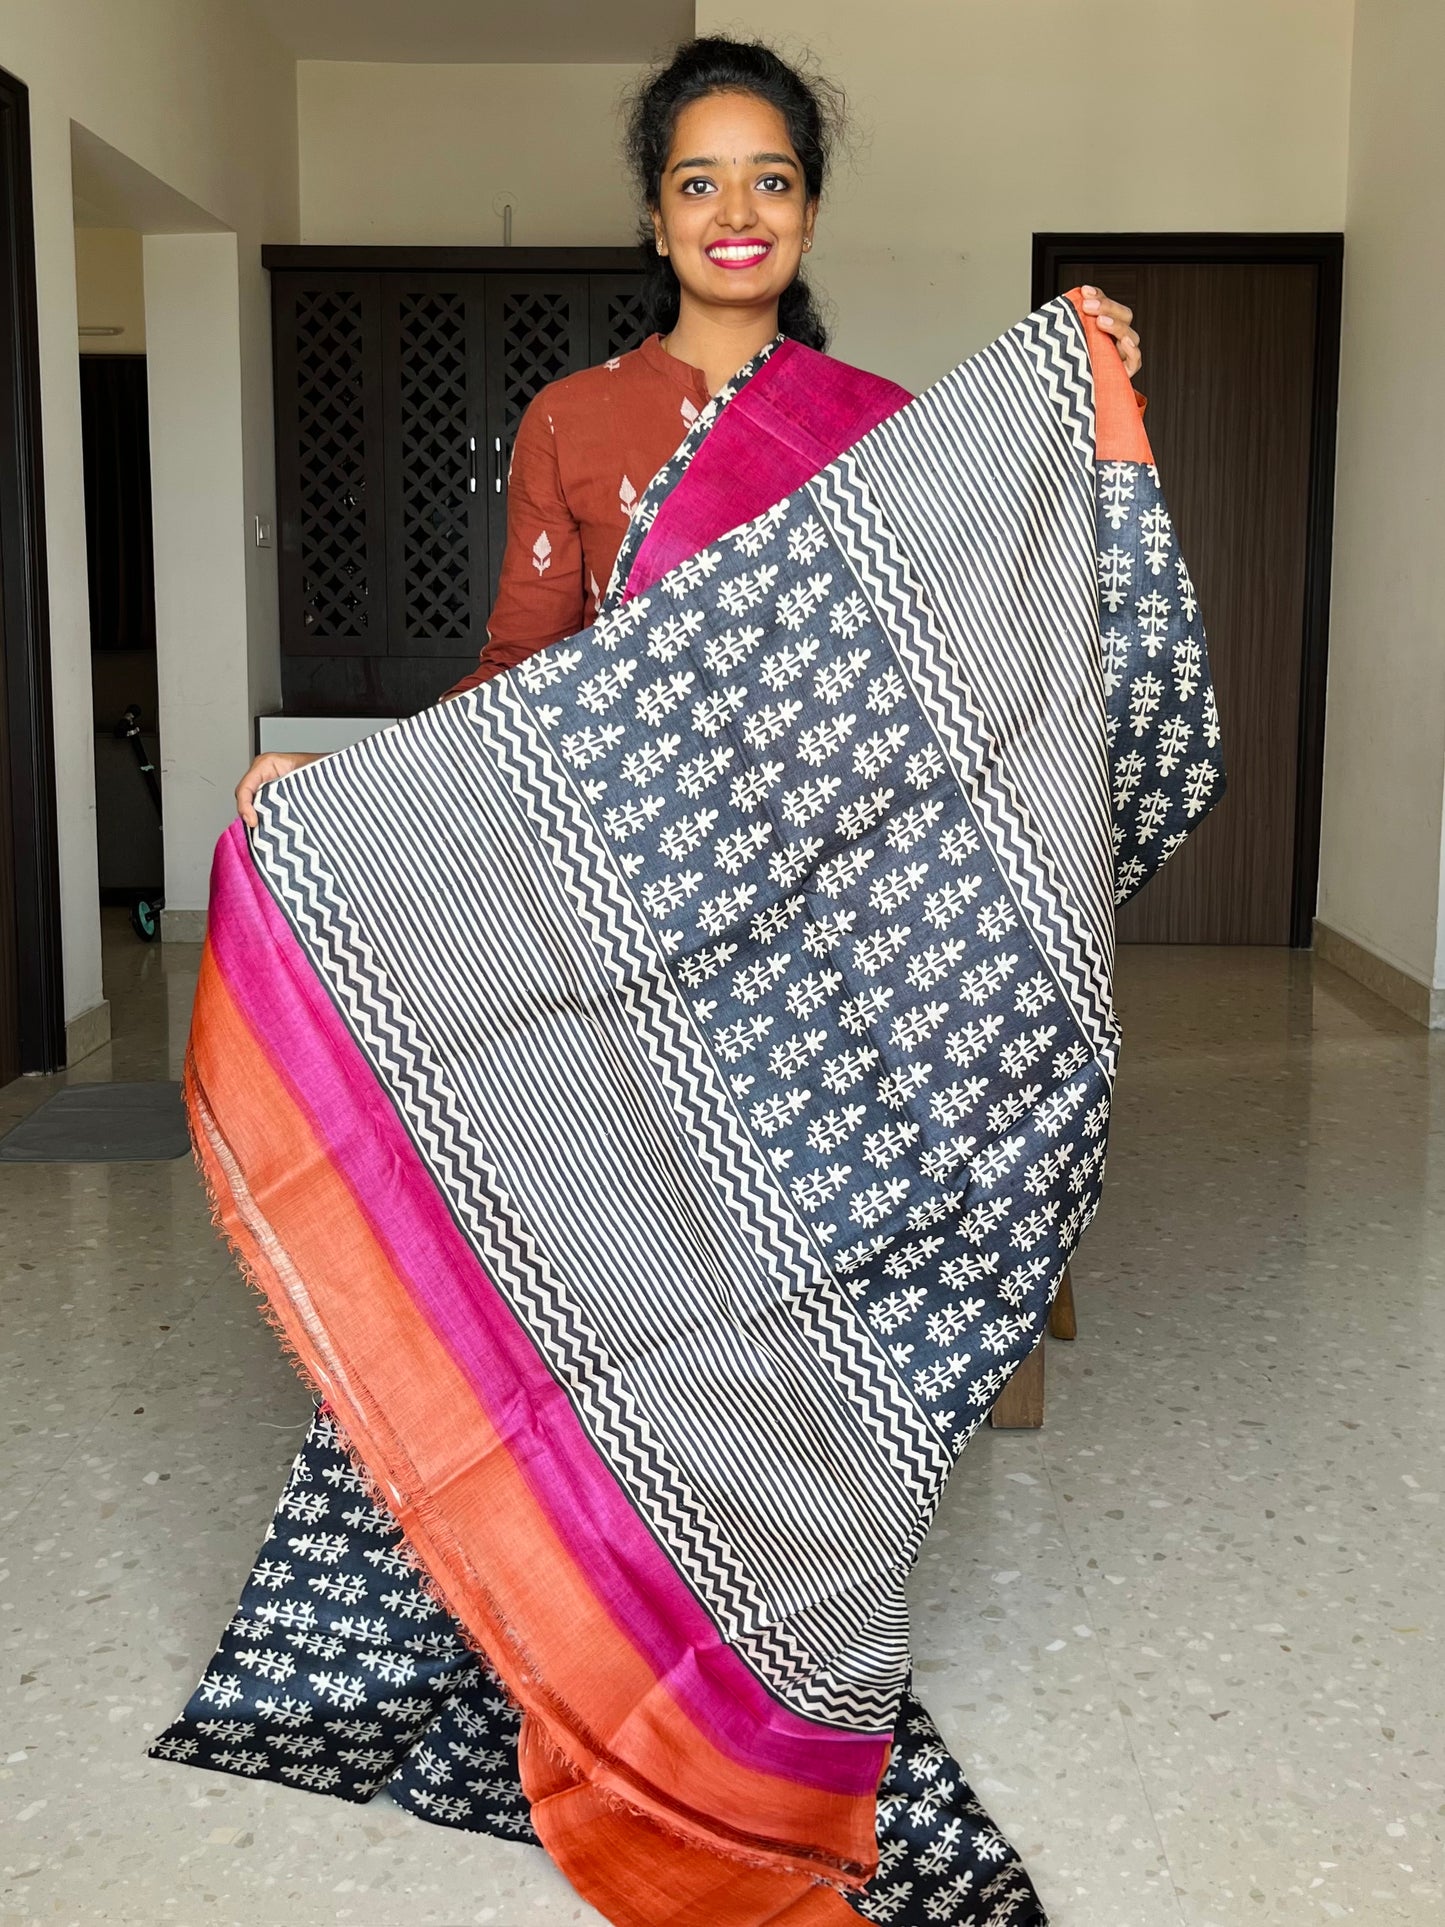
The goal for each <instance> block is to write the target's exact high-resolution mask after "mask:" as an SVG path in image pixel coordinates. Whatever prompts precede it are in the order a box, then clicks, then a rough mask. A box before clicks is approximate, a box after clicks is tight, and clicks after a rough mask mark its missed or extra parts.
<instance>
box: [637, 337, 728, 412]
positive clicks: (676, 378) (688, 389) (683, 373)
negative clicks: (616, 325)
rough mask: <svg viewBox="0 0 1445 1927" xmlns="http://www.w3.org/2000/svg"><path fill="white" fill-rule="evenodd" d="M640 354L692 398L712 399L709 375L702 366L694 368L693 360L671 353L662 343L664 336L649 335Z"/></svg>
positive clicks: (638, 350)
mask: <svg viewBox="0 0 1445 1927" xmlns="http://www.w3.org/2000/svg"><path fill="white" fill-rule="evenodd" d="M637 352H638V354H640V355H641V356H642V359H643V360H644V361H645V362H646V363H647V365H648V367H649V368H651V369H653V370H654V371H655V372H656V373H657V374H659V375H664V376H666V378H667V380H668V381H670V382H671V383H672V385H673V386H674V387H675V388H679V389H681V390H682V391H683V393H684V394H686V395H688V396H689V398H690V399H692V400H700V401H703V402H708V401H711V400H712V390H711V389H710V388H709V387H708V385H707V376H706V375H705V374H704V373H703V371H702V370H701V368H694V367H693V366H692V364H691V362H687V361H682V360H680V359H679V357H678V356H677V355H670V354H669V353H668V352H667V350H666V348H664V347H663V345H662V336H661V335H658V334H652V335H648V336H647V338H646V339H645V340H644V341H642V342H641V343H640V344H639V345H638V349H637Z"/></svg>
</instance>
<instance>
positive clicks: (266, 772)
mask: <svg viewBox="0 0 1445 1927" xmlns="http://www.w3.org/2000/svg"><path fill="white" fill-rule="evenodd" d="M320 761H321V758H320V756H300V755H296V754H293V753H292V752H291V751H289V750H275V749H273V750H268V751H267V753H266V754H265V755H264V756H258V757H257V758H256V760H255V762H254V763H252V765H251V767H250V768H249V769H248V770H247V771H246V774H245V775H244V776H243V777H242V778H241V780H240V782H239V783H238V784H237V785H236V808H237V810H238V811H239V812H240V817H241V821H242V822H243V823H244V824H245V825H246V827H247V829H249V830H254V829H255V827H256V821H257V819H256V806H255V800H254V799H255V795H256V792H257V790H258V789H260V787H261V785H262V784H263V783H269V782H270V781H271V779H272V778H273V777H275V776H289V775H290V774H291V772H292V770H293V769H303V768H304V767H305V766H306V764H307V763H319V762H320Z"/></svg>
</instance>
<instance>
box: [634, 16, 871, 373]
mask: <svg viewBox="0 0 1445 1927" xmlns="http://www.w3.org/2000/svg"><path fill="white" fill-rule="evenodd" d="M710 94H755V95H756V96H757V98H758V99H759V100H765V101H767V103H768V104H769V106H772V107H776V108H777V110H778V112H779V113H780V114H781V115H782V116H783V119H784V120H785V121H786V123H787V127H788V138H789V139H790V140H791V141H792V143H793V148H794V151H795V152H796V154H797V156H798V159H799V160H800V161H801V162H802V164H803V180H804V184H805V187H806V190H807V198H808V199H809V200H810V201H813V200H816V199H817V198H818V196H819V195H820V194H821V193H822V191H823V182H824V180H825V179H826V177H827V173H828V163H829V160H830V159H831V157H832V152H833V148H834V145H835V143H836V141H837V138H838V132H839V129H840V127H841V125H842V113H843V96H842V93H841V92H840V90H839V89H838V88H836V87H834V86H833V85H832V84H831V82H829V81H826V80H824V79H822V78H821V77H820V76H818V75H816V74H815V75H812V76H808V77H805V76H804V75H803V74H801V73H799V71H798V70H797V68H796V67H790V66H789V65H788V63H787V61H785V60H783V59H782V58H781V57H780V56H779V55H778V54H775V53H774V52H773V50H772V48H771V47H766V46H764V45H763V43H762V42H761V41H757V40H727V39H723V38H722V37H720V36H710V37H708V38H706V39H701V40H689V41H688V42H687V43H686V44H685V45H684V46H681V47H679V48H678V50H677V52H676V53H675V54H674V55H673V56H672V58H671V59H670V60H669V61H668V62H667V64H666V66H663V67H658V68H656V69H655V70H654V71H653V72H652V73H651V74H649V75H648V77H647V78H646V79H645V80H644V81H643V82H642V83H641V85H640V86H639V87H638V88H637V90H636V92H635V93H634V94H633V95H632V96H631V99H630V100H629V102H628V107H627V137H626V152H627V159H628V162H629V163H630V165H631V168H632V172H633V175H634V177H635V179H636V182H637V186H638V189H639V191H640V193H641V196H642V201H643V207H644V220H643V226H642V232H641V252H642V276H643V325H644V327H646V328H647V329H648V330H649V331H650V332H655V333H657V334H667V333H668V332H669V331H670V330H671V329H672V328H674V327H676V325H677V315H678V307H679V303H680V300H681V289H680V288H679V286H678V280H677V274H676V272H675V270H674V268H673V265H672V262H671V261H670V260H669V259H668V258H667V256H666V255H663V254H659V253H658V252H657V243H656V238H655V236H654V234H653V230H652V222H651V211H652V209H653V208H655V207H656V206H657V204H658V201H659V200H660V198H661V195H662V175H663V169H664V168H665V167H666V165H667V156H668V154H669V153H670V151H671V149H672V137H673V133H674V131H675V130H676V127H677V118H678V115H679V114H680V113H681V112H682V110H683V108H684V107H688V106H691V104H692V102H693V101H695V100H705V99H706V98H707V97H708V95H710ZM778 327H779V329H780V330H781V332H782V333H783V334H785V335H787V336H789V337H790V338H791V339H792V340H794V341H801V342H802V343H803V344H804V346H805V347H808V348H819V349H822V348H826V347H827V345H828V330H827V328H826V326H825V325H824V321H823V317H822V314H821V313H820V312H819V308H818V303H817V301H816V300H815V299H814V296H813V292H812V290H811V288H809V286H808V284H807V282H806V281H805V280H804V279H803V277H802V275H801V274H800V275H798V276H796V277H795V279H794V280H793V282H792V283H791V285H790V286H789V287H787V288H785V289H784V291H783V295H782V298H781V300H780V301H779V303H778Z"/></svg>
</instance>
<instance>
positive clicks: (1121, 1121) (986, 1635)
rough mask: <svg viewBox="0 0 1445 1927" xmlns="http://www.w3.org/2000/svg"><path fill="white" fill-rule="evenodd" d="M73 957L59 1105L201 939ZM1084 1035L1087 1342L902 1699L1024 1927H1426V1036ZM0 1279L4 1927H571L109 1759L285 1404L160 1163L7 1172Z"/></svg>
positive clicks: (1430, 1564) (426, 1845)
mask: <svg viewBox="0 0 1445 1927" xmlns="http://www.w3.org/2000/svg"><path fill="white" fill-rule="evenodd" d="M107 936H108V944H107V989H108V992H109V995H110V996H111V999H112V1003H113V1013H114V1018H115V1027H116V1039H115V1042H114V1043H113V1044H112V1045H111V1046H110V1047H109V1048H108V1049H106V1050H105V1051H102V1052H99V1053H97V1054H96V1055H95V1056H93V1057H91V1058H88V1059H87V1060H86V1061H85V1062H84V1063H83V1064H81V1065H80V1066H79V1067H78V1068H77V1069H76V1070H75V1071H74V1072H73V1073H72V1074H71V1075H72V1077H73V1078H86V1079H88V1078H111V1077H114V1078H133V1077H146V1076H165V1075H174V1074H175V1073H176V1071H177V1069H178V1066H179V1053H180V1050H181V1046H182V1041H183V1037H184V1030H185V1023H186V1016H187V1009H188V1005H189V999H190V994H191V989H192V985H193V981H194V974H195V967H196V957H197V953H196V952H195V950H193V949H189V948H186V947H183V946H170V947H167V948H166V949H165V950H161V949H160V948H152V949H144V948H142V947H141V946H140V945H139V944H137V943H135V942H134V940H133V939H131V938H130V936H129V934H128V932H127V931H126V930H125V928H124V924H123V922H117V923H115V924H113V925H112V926H111V927H110V928H109V929H108V933H107ZM1120 1001H1121V1006H1122V1009H1123V1014H1124V1018H1125V1023H1126V1030H1127V1056H1126V1066H1125V1072H1124V1076H1123V1079H1122V1080H1121V1088H1120V1102H1119V1106H1118V1109H1117V1112H1116V1122H1115V1137H1114V1150H1113V1157H1112V1160H1111V1165H1110V1182H1109V1195H1108V1200H1107V1203H1106V1205H1105V1207H1104V1210H1103V1212H1102V1214H1101V1216H1100V1219H1099V1221H1098V1222H1097V1223H1096V1225H1095V1226H1094V1228H1093V1230H1092V1231H1091V1232H1090V1234H1089V1237H1088V1240H1087V1242H1086V1245H1085V1248H1084V1251H1083V1253H1082V1255H1081V1257H1080V1259H1079V1261H1078V1264H1077V1265H1076V1267H1075V1277H1076V1280H1077V1287H1078V1300H1079V1312H1080V1320H1081V1336H1080V1338H1079V1341H1078V1343H1077V1344H1075V1345H1072V1346H1069V1345H1063V1344H1053V1343H1051V1344H1050V1345H1049V1347H1048V1372H1049V1390H1048V1418H1047V1424H1046V1427H1045V1429H1044V1430H1043V1431H1042V1432H1040V1433H990V1432H984V1433H981V1434H980V1435H979V1436H978V1437H977V1438H976V1439H975V1441H974V1443H973V1444H972V1445H971V1446H970V1448H969V1450H968V1452H967V1453H966V1454H965V1456H964V1458H963V1460H962V1462H961V1465H960V1467H959V1470H958V1473H957V1474H956V1476H955V1479H954V1482H953V1485H952V1488H951V1490H950V1492H949V1495H948V1498H947V1500H946V1502H945V1505H944V1509H943V1512H942V1515H941V1517H940V1520H939V1523H938V1526H937V1529H936V1530H935V1532H934V1535H933V1538H932V1541H931V1542H930V1545H929V1547H928V1550H927V1553H926V1556H925V1558H924V1560H923V1563H922V1565H921V1567H920V1570H919V1572H918V1575H917V1580H916V1584H915V1588H914V1597H915V1601H916V1607H917V1637H916V1648H917V1653H918V1675H919V1684H920V1688H921V1691H922V1693H923V1696H924V1698H925V1699H926V1700H927V1701H928V1703H929V1705H930V1706H931V1708H932V1709H933V1711H934V1713H935V1715H936V1716H937V1718H938V1720H939V1723H940V1725H941V1726H942V1728H943V1730H944V1734H945V1737H946V1738H947V1739H948V1740H949V1741H950V1743H951V1744H952V1745H953V1746H954V1747H955V1749H956V1750H958V1752H959V1755H960V1758H961V1759H962V1760H963V1762H964V1764H965V1766H966V1767H967V1769H968V1771H969V1774H970V1777H971V1778H972V1780H973V1782H974V1785H975V1787H976V1788H977V1790H978V1792H979V1794H980V1795H981V1797H982V1798H983V1800H984V1801H985V1802H986V1804H987V1805H988V1806H989V1808H990V1810H991V1811H992V1812H993V1814H994V1816H995V1817H996V1819H997V1820H998V1822H999V1824H1000V1826H1001V1827H1003V1828H1004V1830H1005V1831H1006V1832H1007V1833H1008V1834H1009V1835H1010V1836H1011V1837H1012V1838H1013V1839H1014V1840H1015V1842H1016V1843H1017V1844H1018V1846H1019V1848H1020V1850H1021V1851H1022V1853H1023V1855H1024V1857H1025V1860H1026V1861H1027V1863H1028V1865H1029V1867H1030V1869H1031V1871H1032V1873H1033V1874H1034V1877H1035V1879H1036V1880H1037V1882H1038V1885H1039V1887H1040V1890H1041V1891H1042V1893H1043V1895H1044V1897H1045V1900H1046V1901H1047V1902H1048V1903H1049V1905H1050V1908H1051V1912H1052V1915H1053V1921H1054V1927H1180V1923H1185V1924H1186V1927H1245V1924H1246V1923H1248V1924H1250V1927H1253V1924H1254V1923H1258V1927H1305V1924H1306V1923H1313V1922H1325V1921H1336V1920H1351V1921H1357V1922H1360V1923H1363V1924H1365V1927H1397V1923H1410V1927H1434V1923H1439V1922H1442V1921H1445V1853H1442V1836H1445V1817H1442V1816H1445V1666H1442V1665H1441V1663H1440V1651H1439V1645H1440V1632H1441V1625H1442V1616H1441V1610H1440V1596H1441V1591H1442V1581H1445V1522H1442V1517H1441V1514H1442V1510H1445V1505H1442V1499H1441V1493H1442V1490H1445V1464H1442V1458H1441V1449H1440V1437H1441V1433H1442V1429H1445V1393H1442V1376H1445V1375H1442V1364H1445V1278H1442V1270H1445V1240H1442V1237H1441V1231H1440V1220H1441V1213H1442V1207H1445V1138H1442V1135H1441V1122H1442V1114H1445V1037H1436V1038H1433V1039H1432V1038H1429V1037H1427V1036H1426V1034H1425V1033H1424V1032H1422V1031H1419V1030H1417V1029H1416V1028H1415V1027H1414V1026H1412V1025H1411V1024H1409V1023H1408V1022H1407V1021H1406V1020H1405V1019H1404V1018H1402V1017H1399V1016H1397V1015H1396V1014H1395V1013H1394V1012H1393V1011H1392V1010H1390V1009H1389V1008H1388V1007H1386V1006H1385V1005H1384V1004H1381V1003H1379V1002H1377V1001H1376V1000H1375V999H1374V998H1372V997H1371V996H1369V995H1368V993H1366V992H1364V991H1362V990H1359V989H1358V988H1357V987H1356V986H1354V985H1353V984H1352V983H1350V982H1349V980H1347V979H1346V978H1343V977H1341V976H1339V975H1338V974H1336V973H1335V972H1333V971H1330V970H1329V969H1327V968H1326V967H1324V966H1318V967H1316V966H1312V964H1311V962H1310V960H1309V959H1308V958H1306V957H1300V956H1290V955H1289V954H1287V953H1284V952H1278V951H1191V950H1131V951H1126V952H1125V955H1124V959H1123V964H1122V969H1121V992H1120ZM53 1088H54V1080H51V1081H44V1082H42V1081H34V1082H24V1083H21V1084H14V1085H11V1086H9V1087H7V1088H6V1089H5V1090H3V1091H0V1128H3V1127H4V1126H5V1125H7V1124H8V1123H9V1122H11V1121H12V1120H13V1119H15V1118H17V1117H19V1116H20V1115H22V1114H23V1113H24V1112H26V1111H27V1110H29V1109H31V1108H32V1107H33V1106H34V1105H36V1104H37V1103H39V1102H40V1101H41V1100H42V1099H43V1098H44V1097H45V1096H46V1095H47V1094H48V1092H49V1091H50V1090H51V1089H53ZM0 1277H3V1292H4V1304H3V1319H4V1324H3V1331H4V1346H3V1364H0V1414H3V1416H0V1432H3V1435H4V1436H5V1437H6V1441H7V1442H6V1448H5V1449H6V1453H7V1458H6V1463H5V1468H4V1473H5V1476H4V1483H3V1487H0V1494H3V1497H0V1639H3V1644H4V1671H3V1686H0V1921H3V1922H4V1923H7V1927H19V1924H20V1923H31V1922H35V1923H40V1922H44V1923H54V1922H85V1923H89V1922H97V1921H104V1922H123V1923H126V1927H152V1923H179V1924H180V1927H190V1924H191V1923H193V1922H194V1923H213V1922H214V1923H217V1924H218V1927H231V1924H232V1923H234V1924H235V1927H333V1923H335V1924H336V1927H343V1924H344V1927H399V1924H400V1923H405V1927H472V1923H482V1922H491V1923H497V1927H533V1924H534V1923H535V1924H536V1927H553V1924H554V1923H557V1924H560V1923H563V1922H593V1921H596V1920H597V1918H598V1916H597V1915H595V1914H594V1913H593V1912H592V1911H591V1910H590V1909H589V1908H587V1907H586V1906H584V1905H582V1904H581V1903H580V1902H579V1901H578V1900H576V1898H575V1897H574V1896H573V1895H572V1894H571V1891H570V1889H568V1888H567V1887H566V1886H565V1884H564V1883H563V1882H562V1881H561V1879H560V1878H559V1877H558V1876H557V1875H555V1874H554V1873H553V1872H552V1870H551V1868H550V1867H549V1866H548V1864H547V1863H546V1861H545V1860H544V1859H543V1858H542V1856H541V1855H540V1854H538V1853H537V1852H536V1851H535V1850H533V1849H529V1848H526V1847H523V1846H518V1845H505V1844H502V1843H499V1842H493V1841H490V1840H471V1839H468V1838H464V1837H462V1836H459V1835H457V1834H454V1833H449V1832H446V1831H443V1830H441V1829H438V1828H433V1827H428V1826H426V1825H423V1824H421V1823H419V1822H417V1821H414V1820H412V1819H410V1818H408V1817H407V1816H405V1815H403V1814H402V1813H400V1812H398V1811H397V1810H396V1809H394V1808H388V1807H386V1806H384V1805H380V1804H378V1805H374V1806H373V1807H371V1808H369V1809H356V1808H350V1807H345V1806H342V1805H340V1804H338V1803H336V1802H333V1801H329V1800H325V1799H322V1798H319V1797H315V1796H309V1795H305V1794H301V1793H295V1792H291V1791H289V1790H283V1789H280V1788H277V1787H272V1786H257V1785H248V1784H244V1783H241V1782H236V1781H232V1780H228V1779H225V1778H223V1777H220V1776H217V1775H211V1774H200V1773H192V1772H187V1771H186V1770H184V1769H182V1768H178V1767H171V1766H165V1765H162V1764H159V1763H156V1762H152V1761H149V1760H147V1759H146V1758H145V1756H144V1753H143V1748H144V1746H145V1743H146V1741H147V1740H148V1738H149V1737H150V1736H151V1735H152V1734H153V1733H154V1732H155V1731H156V1730H157V1729H158V1728H159V1727H160V1726H161V1725H162V1724H164V1722H165V1721H166V1720H167V1719H169V1718H170V1717H171V1716H172V1715H173V1714H174V1712H175V1711H176V1710H177V1709H178V1707H179V1706H180V1704H181V1702H182V1700H183V1699H184V1697H185V1695H186V1693H187V1692H188V1691H189V1689H190V1687H191V1685H192V1683H193V1681H194V1678H195V1676H196V1673H197V1671H198V1669H199V1667H200V1666H201V1664H202V1663H203V1662H204V1660H205V1659H206V1658H207V1657H209V1654H210V1650H211V1646H212V1643H213V1640H214V1637H215V1635H216V1633H217V1632H218V1631H219V1629H220V1626H221V1624H222V1622H223V1620H224V1618H225V1616H226V1615H227V1613H228V1612H229V1611H230V1609H231V1607H232V1605H233V1603H234V1600H235V1596H236V1593H237V1590H238V1588H239V1585H240V1581H241V1579H242V1577H243V1576H244V1573H245V1571H246V1569H247V1567H248V1564H249V1561H250V1559H251V1556H252V1554H253V1552H254V1550H255V1547H256V1544H257V1541H258V1539H259V1537H260V1534H261V1532H262V1530H263V1529H264V1525H265V1522H266V1519H267V1518H268V1516H269V1514H270V1511H271V1507H272V1504H273V1502H274V1499H275V1497H276V1493H277V1491H278V1490H279V1487H280V1483H281V1479H282V1476H283V1473H284V1471H285V1468H286V1465H287V1463H288V1461H289V1459H290V1456H291V1454H292V1451H293V1449H294V1447H295V1444H296V1441H297V1439H298V1438H299V1435H300V1432H301V1430H302V1428H303V1425H304V1422H305V1418H306V1414H307V1412H308V1409H309V1407H308V1403H307V1399H306V1396H305V1394H304V1392H303V1391H302V1390H301V1388H300V1387H299V1385H298V1384H297V1383H296V1381H295V1380H294V1379H293V1377H292V1376H291V1373H290V1370H289V1368H288V1367H287V1366H286V1365H285V1364H284V1362H283V1361H282V1360H281V1358H280V1356H279V1354H278V1352H277V1350H276V1347H275V1344H274V1341H273V1340H272V1338H271V1337H270V1335H269V1333H268V1332H267V1330H266V1329H265V1327H264V1325H263V1324H262V1322H261V1319H260V1317H259V1314H258V1313H257V1311H256V1309H255V1307H254V1304H253V1303H252V1302H251V1300H250V1299H249V1297H248V1294H247V1293H246V1291H245V1290H244V1288H243V1287H242V1286H241V1284H240V1283H239V1281H238V1280H237V1279H236V1277H235V1276H234V1274H233V1273H232V1270H231V1267H230V1263H229V1260H228V1259H227V1258H226V1256H225V1254H224V1252H223V1251H222V1250H221V1248H220V1246H219V1245H218V1244H217V1242H216V1241H215V1238H214V1236H213V1234H212V1232H211V1230H210V1227H209V1224H208V1222H207V1216H206V1212H205V1209H204V1207H203V1205H202V1202H201V1199H200V1196H199V1194H198V1191H197V1188H196V1184H195V1180H194V1178H193V1176H192V1172H191V1169H190V1166H189V1163H188V1162H187V1161H185V1160H182V1161H180V1162H177V1163H174V1164H168V1165H141V1164H130V1165H114V1166H96V1165H86V1166H71V1167H62V1166H33V1167H26V1166H7V1167H3V1168H0Z"/></svg>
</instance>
